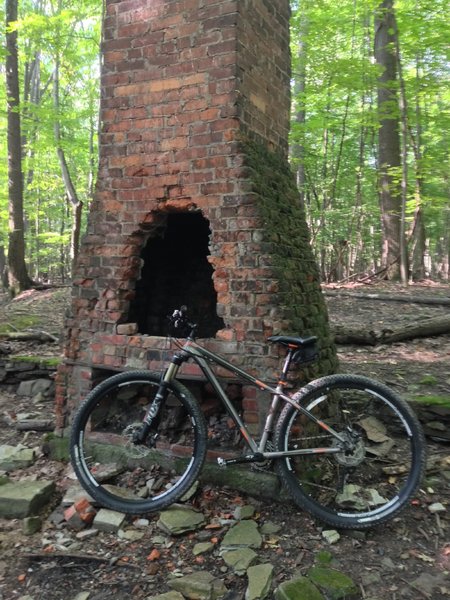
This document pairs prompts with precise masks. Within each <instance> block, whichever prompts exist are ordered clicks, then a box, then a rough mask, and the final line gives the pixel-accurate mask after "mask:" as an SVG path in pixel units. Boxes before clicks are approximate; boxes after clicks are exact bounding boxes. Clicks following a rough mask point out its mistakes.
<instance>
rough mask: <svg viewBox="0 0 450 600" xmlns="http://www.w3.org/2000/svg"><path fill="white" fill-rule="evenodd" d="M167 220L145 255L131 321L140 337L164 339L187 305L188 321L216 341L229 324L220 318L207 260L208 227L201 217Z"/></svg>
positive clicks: (170, 216) (187, 215)
mask: <svg viewBox="0 0 450 600" xmlns="http://www.w3.org/2000/svg"><path fill="white" fill-rule="evenodd" d="M162 219H164V220H163V222H160V223H158V227H157V228H156V229H155V232H156V233H155V235H154V236H152V237H150V238H149V240H148V242H147V244H146V245H145V247H144V248H143V250H142V252H141V259H142V261H143V266H142V270H141V278H140V279H139V280H138V281H137V283H136V289H135V298H134V300H133V302H132V303H131V306H130V315H129V320H130V321H131V322H134V323H137V324H138V328H139V333H141V334H147V335H155V336H156V335H157V336H164V335H167V332H168V323H167V316H168V315H170V314H171V313H172V312H173V311H174V310H175V309H176V308H179V307H180V306H182V305H186V306H187V307H188V315H189V317H190V318H191V319H192V320H193V321H194V322H196V323H198V324H199V328H198V330H197V335H198V337H205V338H207V337H214V336H215V334H216V333H217V331H218V330H219V329H222V328H223V327H224V322H223V319H222V318H220V317H219V316H218V315H217V292H216V290H215V289H214V282H213V279H212V275H213V268H212V266H211V265H210V263H209V262H208V259H207V256H208V254H209V236H210V234H211V230H210V228H209V221H208V220H207V219H205V217H204V216H203V215H202V214H201V213H200V212H191V213H171V214H167V215H163V216H162Z"/></svg>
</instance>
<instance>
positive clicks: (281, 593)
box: [275, 577, 324, 600]
mask: <svg viewBox="0 0 450 600" xmlns="http://www.w3.org/2000/svg"><path fill="white" fill-rule="evenodd" d="M275 600H324V597H323V595H322V594H321V593H320V592H319V590H318V589H317V588H316V586H315V585H314V584H313V583H312V582H311V581H310V580H309V579H307V578H306V577H298V578H296V579H291V580H289V581H285V582H284V583H282V584H281V585H280V586H279V587H278V588H277V589H276V590H275Z"/></svg>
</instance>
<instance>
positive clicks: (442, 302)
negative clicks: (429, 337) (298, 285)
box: [323, 290, 450, 306]
mask: <svg viewBox="0 0 450 600" xmlns="http://www.w3.org/2000/svg"><path fill="white" fill-rule="evenodd" d="M323 293H324V295H325V296H329V297H336V298H356V299H357V300H382V301H383V302H403V303H410V304H431V305H435V306H450V298H425V297H424V296H392V295H391V294H359V293H358V292H340V291H339V292H338V291H334V290H324V292H323Z"/></svg>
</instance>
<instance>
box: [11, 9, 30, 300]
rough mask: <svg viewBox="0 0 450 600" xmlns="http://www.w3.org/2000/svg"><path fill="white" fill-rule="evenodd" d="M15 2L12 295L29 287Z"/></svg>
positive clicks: (12, 75)
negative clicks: (26, 258) (26, 257)
mask: <svg viewBox="0 0 450 600" xmlns="http://www.w3.org/2000/svg"><path fill="white" fill-rule="evenodd" d="M17 3H18V2H17V0H6V24H7V31H6V49H7V55H6V94H7V113H8V135H7V137H8V141H7V143H8V180H9V184H8V198H9V240H8V242H9V243H8V281H9V289H10V291H11V293H12V294H13V295H15V294H17V293H19V292H21V291H23V290H26V289H28V288H30V287H31V286H32V281H31V279H30V277H29V275H28V271H27V267H26V264H25V223H24V214H23V174H22V140H21V122H20V111H19V109H20V95H19V61H18V50H17V31H14V30H10V28H9V24H10V23H13V22H15V21H17Z"/></svg>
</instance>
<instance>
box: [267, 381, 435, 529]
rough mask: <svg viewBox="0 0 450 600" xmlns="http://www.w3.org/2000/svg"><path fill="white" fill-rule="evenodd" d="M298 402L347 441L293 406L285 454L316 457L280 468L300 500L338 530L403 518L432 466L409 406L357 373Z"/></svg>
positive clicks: (281, 427) (283, 436)
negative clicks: (427, 464) (401, 512)
mask: <svg viewBox="0 0 450 600" xmlns="http://www.w3.org/2000/svg"><path fill="white" fill-rule="evenodd" d="M293 400H295V401H296V402H297V403H298V404H300V405H301V406H303V407H304V408H306V409H307V410H308V411H310V412H311V413H312V414H313V415H315V417H316V418H317V419H319V420H320V421H321V422H323V423H324V424H325V425H328V426H329V427H331V428H332V429H333V430H334V431H336V432H337V433H338V434H339V435H340V437H341V438H343V440H344V442H342V441H341V442H340V441H339V440H336V438H335V437H334V436H333V435H331V434H330V433H328V432H327V431H326V429H324V428H323V427H321V426H320V425H319V424H318V423H315V422H314V421H312V420H310V419H309V418H308V417H306V416H305V415H303V414H302V413H301V412H300V411H298V410H297V409H296V408H295V407H293V406H292V405H289V404H288V405H287V406H286V407H285V408H284V409H283V411H282V413H281V415H280V418H279V420H278V423H277V427H276V432H275V445H276V448H277V450H279V451H282V452H286V451H301V450H306V451H308V450H309V451H310V453H309V454H308V453H305V454H297V455H296V454H293V455H291V456H286V457H283V458H280V459H278V460H277V461H276V463H275V467H276V470H277V472H278V475H279V476H280V479H281V480H282V482H283V483H284V484H285V486H286V488H287V489H288V491H289V493H290V495H291V496H292V498H293V499H294V501H295V502H296V503H297V504H298V505H299V506H300V507H301V508H303V509H304V510H306V511H308V512H309V513H311V514H312V515H313V516H315V517H317V518H318V519H320V520H321V521H324V522H325V523H328V524H329V525H332V526H333V527H337V528H348V529H365V528H368V527H372V526H373V525H376V524H378V523H383V522H385V521H387V520H388V519H391V518H392V517H393V516H394V515H396V514H397V513H398V511H399V510H401V509H402V508H403V507H404V506H405V505H406V504H407V502H408V500H409V499H410V498H411V496H412V495H413V494H414V493H415V491H416V490H417V488H418V486H419V484H420V481H421V478H422V476H423V472H424V468H425V441H424V436H423V433H422V429H421V426H420V424H419V422H418V420H417V418H416V416H415V414H414V413H413V411H412V410H411V408H410V407H409V405H408V404H407V403H406V402H405V401H404V400H403V399H402V398H400V397H399V396H398V395H397V394H396V393H395V392H393V391H392V390H391V389H389V388H388V387H386V386H385V385H383V384H380V383H378V382H375V381H372V380H371V379H368V378H366V377H359V376H353V375H331V376H328V377H323V378H321V379H318V380H316V381H313V382H311V383H310V384H308V385H307V386H305V387H304V388H302V389H301V390H300V391H299V392H297V393H296V394H295V395H294V396H293ZM331 448H334V449H335V450H334V452H333V453H330V449H331ZM349 448H351V450H349ZM336 449H337V451H336Z"/></svg>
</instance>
